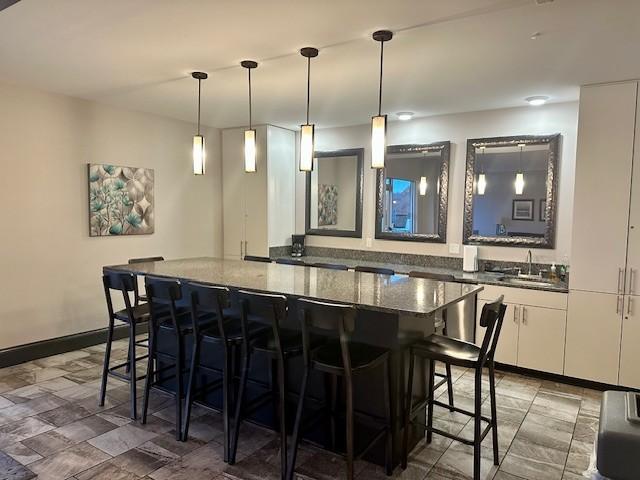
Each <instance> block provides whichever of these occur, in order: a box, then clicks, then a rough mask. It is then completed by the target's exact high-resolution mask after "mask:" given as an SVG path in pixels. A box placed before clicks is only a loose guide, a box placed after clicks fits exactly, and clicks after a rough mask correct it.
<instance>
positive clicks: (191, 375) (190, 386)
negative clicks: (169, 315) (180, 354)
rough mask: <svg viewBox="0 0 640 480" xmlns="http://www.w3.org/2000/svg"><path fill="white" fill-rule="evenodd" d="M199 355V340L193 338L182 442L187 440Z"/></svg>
mask: <svg viewBox="0 0 640 480" xmlns="http://www.w3.org/2000/svg"><path fill="white" fill-rule="evenodd" d="M199 355H200V339H198V338H194V342H193V354H192V355H191V367H190V368H189V381H188V383H187V392H186V398H185V400H184V419H183V420H182V440H183V441H185V442H186V441H187V440H188V438H189V421H190V417H191V407H192V405H193V393H194V390H195V383H196V382H195V376H196V369H197V368H198V363H199Z"/></svg>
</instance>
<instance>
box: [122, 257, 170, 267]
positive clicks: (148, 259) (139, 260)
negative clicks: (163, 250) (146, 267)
mask: <svg viewBox="0 0 640 480" xmlns="http://www.w3.org/2000/svg"><path fill="white" fill-rule="evenodd" d="M163 260H164V257H144V258H130V259H129V260H128V263H129V265H133V264H135V263H147V262H161V261H163Z"/></svg>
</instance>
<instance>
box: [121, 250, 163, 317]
mask: <svg viewBox="0 0 640 480" xmlns="http://www.w3.org/2000/svg"><path fill="white" fill-rule="evenodd" d="M163 261H164V257H144V258H130V259H129V260H128V261H127V263H128V264H129V265H135V264H136V263H147V262H163ZM136 290H138V289H136ZM135 301H136V305H138V303H140V302H146V301H147V297H146V295H144V294H139V295H136V297H135Z"/></svg>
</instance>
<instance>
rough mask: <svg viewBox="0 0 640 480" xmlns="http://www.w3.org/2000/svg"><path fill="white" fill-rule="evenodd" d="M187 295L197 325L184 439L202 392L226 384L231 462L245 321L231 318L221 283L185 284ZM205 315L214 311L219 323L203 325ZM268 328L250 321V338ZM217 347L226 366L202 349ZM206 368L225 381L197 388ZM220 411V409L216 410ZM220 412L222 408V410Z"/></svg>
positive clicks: (224, 416)
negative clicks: (233, 412)
mask: <svg viewBox="0 0 640 480" xmlns="http://www.w3.org/2000/svg"><path fill="white" fill-rule="evenodd" d="M183 291H184V292H185V296H187V297H189V298H190V300H191V319H192V328H193V353H192V356H191V369H190V370H189V381H188V386H187V397H186V400H185V414H184V420H183V425H182V435H183V440H184V441H186V440H187V438H188V435H189V420H190V414H191V408H192V405H193V403H194V402H195V401H197V397H198V395H199V394H206V393H209V392H210V391H213V390H215V389H217V388H219V387H220V386H222V419H223V420H222V424H223V430H224V438H225V442H224V461H225V462H228V461H229V448H230V443H231V442H230V440H231V429H230V423H231V413H230V412H231V408H232V393H233V391H234V378H235V371H234V370H235V369H234V360H235V353H236V350H237V348H238V347H239V346H240V345H241V344H242V340H243V329H242V322H241V321H240V320H239V319H238V318H231V317H229V313H228V312H229V309H228V305H229V289H228V288H226V287H221V286H213V285H204V284H199V283H188V284H187V285H185V286H184V287H183ZM204 314H212V315H214V316H215V318H216V320H217V322H216V324H215V325H213V326H211V327H210V328H207V329H201V328H200V321H199V319H200V318H202V316H203V315H204ZM266 329H267V327H266V326H265V325H263V324H260V323H257V322H251V321H250V322H247V328H246V332H247V336H248V338H249V341H251V340H252V339H254V338H255V337H256V336H258V335H260V334H262V333H264V332H265V330H266ZM215 348H222V353H223V361H222V368H216V367H215V366H212V365H210V364H209V365H208V364H207V363H206V360H203V359H202V356H201V352H203V350H204V351H205V353H206V352H207V351H212V350H213V349H215ZM200 370H204V371H206V372H214V373H217V374H219V375H221V377H222V379H221V381H215V382H211V383H210V384H206V385H200V386H199V389H196V385H195V379H196V374H197V373H198V372H199V371H200ZM198 403H199V404H200V405H202V406H204V407H206V408H211V406H210V405H208V404H206V403H203V402H198ZM214 410H217V409H214ZM218 411H219V410H218Z"/></svg>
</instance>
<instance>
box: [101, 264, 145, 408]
mask: <svg viewBox="0 0 640 480" xmlns="http://www.w3.org/2000/svg"><path fill="white" fill-rule="evenodd" d="M102 283H103V285H104V295H105V298H106V300H107V310H108V311H109V327H108V330H107V344H106V347H105V351H104V364H103V366H102V383H101V385H100V402H99V405H100V406H101V407H103V406H104V400H105V396H106V393H107V378H108V377H109V375H112V376H114V377H116V378H119V379H121V380H125V381H127V382H129V384H130V386H131V399H130V403H131V418H132V419H133V420H135V419H136V418H137V416H138V414H137V404H136V381H137V380H142V379H143V378H144V376H141V377H137V375H136V363H137V362H138V361H140V360H144V359H145V358H147V355H143V356H141V357H136V345H137V344H138V343H139V342H136V325H138V324H140V323H144V322H147V321H148V320H149V305H147V304H137V303H135V304H134V305H131V298H130V296H129V295H130V294H131V293H132V292H133V294H134V297H135V298H137V297H138V295H137V293H138V282H137V279H136V277H135V275H133V274H131V273H118V272H108V273H105V274H104V275H103V276H102ZM112 291H119V292H121V293H122V297H123V300H124V306H125V308H124V309H122V310H118V311H117V312H114V310H113V302H112V298H111V292H112ZM116 321H118V322H122V323H125V324H127V326H128V328H129V348H128V354H127V361H126V362H124V363H120V364H118V365H114V366H113V367H110V366H109V362H110V360H111V344H112V343H113V332H114V327H115V322H116ZM122 367H124V368H125V369H126V370H125V373H124V374H123V373H120V372H118V371H117V370H119V369H121V368H122Z"/></svg>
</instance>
